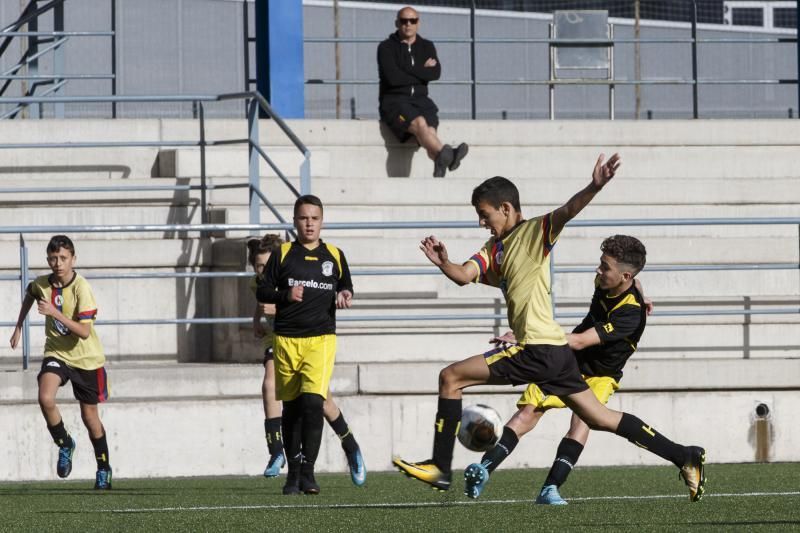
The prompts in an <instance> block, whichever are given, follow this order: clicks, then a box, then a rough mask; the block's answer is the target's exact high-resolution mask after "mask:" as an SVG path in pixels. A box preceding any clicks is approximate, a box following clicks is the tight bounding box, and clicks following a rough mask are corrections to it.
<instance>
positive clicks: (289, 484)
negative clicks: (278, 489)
mask: <svg viewBox="0 0 800 533" xmlns="http://www.w3.org/2000/svg"><path fill="white" fill-rule="evenodd" d="M283 494H284V495H286V496H294V495H297V494H300V469H299V468H292V466H291V465H289V472H288V473H287V474H286V483H285V484H284V485H283Z"/></svg>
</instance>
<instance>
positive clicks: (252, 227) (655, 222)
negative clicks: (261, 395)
mask: <svg viewBox="0 0 800 533" xmlns="http://www.w3.org/2000/svg"><path fill="white" fill-rule="evenodd" d="M569 225H570V226H574V227H608V226H623V227H625V226H707V225H710V226H719V225H730V226H742V225H791V226H797V227H798V228H800V217H775V218H707V219H702V218H697V219H667V218H665V219H609V220H573V221H571V222H570V223H569ZM475 227H477V224H476V223H475V222H470V221H450V222H428V221H410V222H349V223H328V224H326V229H327V230H336V229H339V230H358V229H431V228H438V229H452V228H475ZM290 228H291V226H290V225H289V224H285V223H284V224H199V225H191V224H158V225H116V226H17V227H0V234H20V274H19V275H3V276H0V280H11V281H15V280H19V281H20V285H21V294H22V295H23V297H24V291H25V287H26V286H27V282H28V280H29V279H30V273H29V271H28V268H29V267H28V260H27V247H26V245H25V241H24V238H23V235H25V234H52V233H69V234H75V233H124V232H137V233H138V232H176V233H177V232H195V233H200V234H201V235H202V234H209V233H210V232H220V231H248V232H256V231H258V232H262V231H286V230H289V229H290ZM798 242H800V235H798ZM552 263H553V264H554V263H555V259H553V261H552ZM647 270H648V271H649V272H658V271H660V272H675V271H733V270H749V271H752V270H800V264H797V263H763V264H762V263H743V264H731V263H728V264H709V265H698V264H691V265H675V264H672V265H649V266H648V267H647ZM593 271H594V268H592V267H586V266H564V267H557V266H553V273H554V274H557V273H581V272H587V273H588V272H593ZM438 273H439V270H438V269H437V268H430V267H427V268H388V269H358V268H355V269H353V270H352V274H353V275H354V276H379V275H394V276H397V275H415V276H416V275H433V274H438ZM252 275H253V274H252V273H251V272H155V273H120V274H117V273H114V274H88V275H86V278H87V279H148V278H229V277H249V276H252ZM553 303H554V306H555V294H553ZM728 305H731V303H728ZM733 305H737V306H738V305H740V304H738V303H734V304H733ZM743 307H744V308H737V309H692V310H686V309H681V310H673V311H665V310H658V311H656V313H655V316H661V317H669V316H744V317H750V316H753V315H794V314H800V307H780V308H765V309H764V308H762V309H752V308H750V307H749V306H748V305H747V303H745V305H744V306H743ZM584 314H585V313H583V312H580V313H579V312H558V313H556V317H557V318H580V317H582V316H584ZM505 318H506V316H505V314H502V313H499V312H494V313H469V314H460V313H459V314H452V313H451V314H419V313H415V314H408V315H397V314H392V315H350V316H341V317H338V320H340V321H342V322H388V321H423V320H425V321H452V320H460V321H469V320H477V321H484V320H492V321H495V322H497V321H502V320H504V319H505ZM251 321H252V317H205V318H169V319H122V320H98V321H97V325H100V326H102V325H117V326H125V325H148V324H245V323H249V322H251ZM41 324H42V322H34V323H32V324H31V323H30V322H29V321H28V319H27V318H26V321H25V323H24V324H23V354H22V358H23V361H22V362H23V368H27V367H28V362H29V359H30V344H29V343H30V341H29V339H30V326H31V325H41ZM14 325H16V322H0V326H12V327H13V326H14Z"/></svg>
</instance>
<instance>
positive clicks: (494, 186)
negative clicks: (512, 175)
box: [472, 176, 522, 211]
mask: <svg viewBox="0 0 800 533" xmlns="http://www.w3.org/2000/svg"><path fill="white" fill-rule="evenodd" d="M481 202H488V203H489V204H490V205H491V206H492V207H494V208H495V209H497V208H499V207H500V205H502V203H503V202H508V203H510V204H511V206H512V207H513V208H514V209H516V210H517V211H522V209H520V207H519V190H517V186H516V185H514V184H513V183H511V181H510V180H508V179H506V178H504V177H502V176H495V177H493V178H489V179H488V180H486V181H484V182H483V183H481V184H480V185H478V186H477V187H475V189H473V191H472V205H473V207H478V204H479V203H481Z"/></svg>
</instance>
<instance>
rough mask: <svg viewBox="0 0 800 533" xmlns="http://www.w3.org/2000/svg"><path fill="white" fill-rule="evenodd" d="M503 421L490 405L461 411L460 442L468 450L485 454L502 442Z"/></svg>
mask: <svg viewBox="0 0 800 533" xmlns="http://www.w3.org/2000/svg"><path fill="white" fill-rule="evenodd" d="M502 433H503V421H502V420H500V415H499V414H498V413H497V411H495V410H494V409H492V408H491V407H489V406H488V405H483V404H475V405H469V406H467V407H465V408H464V410H463V411H461V426H460V427H459V429H458V440H459V442H461V444H463V445H464V447H465V448H467V449H468V450H472V451H473V452H485V451H486V450H488V449H489V448H491V447H492V446H494V445H495V444H497V441H498V440H500V435H502Z"/></svg>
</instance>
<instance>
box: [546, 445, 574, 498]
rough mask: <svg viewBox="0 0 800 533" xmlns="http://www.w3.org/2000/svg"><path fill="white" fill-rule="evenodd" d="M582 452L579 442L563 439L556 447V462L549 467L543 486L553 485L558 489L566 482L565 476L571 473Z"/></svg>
mask: <svg viewBox="0 0 800 533" xmlns="http://www.w3.org/2000/svg"><path fill="white" fill-rule="evenodd" d="M582 451H583V444H581V443H580V442H578V441H576V440H573V439H568V438H567V437H564V438H563V439H561V442H560V443H559V445H558V450H557V451H556V460H555V461H553V466H551V467H550V472H548V474H547V479H545V480H544V484H545V485H555V486H556V487H560V486H561V485H563V484H564V482H565V481H566V480H567V476H568V475H569V473H570V472H572V468H573V467H574V466H575V463H577V462H578V458H579V457H580V456H581V452H582Z"/></svg>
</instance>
